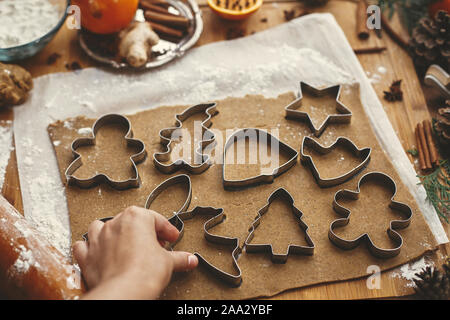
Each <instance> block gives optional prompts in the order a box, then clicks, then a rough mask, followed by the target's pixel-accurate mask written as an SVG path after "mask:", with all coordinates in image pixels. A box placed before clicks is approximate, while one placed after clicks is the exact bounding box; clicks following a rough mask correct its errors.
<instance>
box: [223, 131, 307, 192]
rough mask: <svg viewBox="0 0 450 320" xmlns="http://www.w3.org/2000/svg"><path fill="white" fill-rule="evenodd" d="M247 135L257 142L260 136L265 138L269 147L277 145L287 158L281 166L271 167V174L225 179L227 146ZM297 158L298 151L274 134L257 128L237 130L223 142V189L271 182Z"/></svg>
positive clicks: (295, 161)
mask: <svg viewBox="0 0 450 320" xmlns="http://www.w3.org/2000/svg"><path fill="white" fill-rule="evenodd" d="M247 137H255V138H256V139H257V140H258V142H259V140H260V139H261V138H263V139H266V143H267V144H268V145H270V146H271V147H272V146H273V145H274V144H275V145H276V146H277V147H278V150H280V151H281V150H282V151H284V152H286V153H287V154H288V155H289V160H288V161H286V162H285V163H283V164H282V165H281V166H278V167H276V168H275V169H273V170H272V173H271V174H260V175H257V176H254V177H250V178H247V179H240V180H230V179H225V165H226V154H227V150H228V148H229V147H230V146H232V145H233V144H234V142H235V140H239V139H243V138H244V139H245V138H247ZM297 158H298V152H297V151H296V150H295V149H294V148H292V147H291V146H289V145H287V144H286V143H284V142H282V141H281V140H280V139H278V138H276V137H275V136H273V135H271V134H270V133H268V132H267V131H265V130H262V129H257V128H246V129H240V130H237V131H235V132H234V133H233V134H232V135H231V136H230V137H229V138H228V139H227V142H226V143H225V146H224V149H223V162H222V181H223V186H224V188H225V189H236V188H243V187H250V186H253V185H256V184H260V183H272V182H273V180H274V179H275V178H276V177H278V176H280V175H281V174H283V173H284V172H286V171H288V170H289V169H290V168H292V167H293V166H294V165H295V164H296V163H297Z"/></svg>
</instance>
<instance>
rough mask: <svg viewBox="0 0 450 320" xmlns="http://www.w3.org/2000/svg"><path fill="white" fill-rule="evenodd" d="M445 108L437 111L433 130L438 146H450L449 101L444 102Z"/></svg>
mask: <svg viewBox="0 0 450 320" xmlns="http://www.w3.org/2000/svg"><path fill="white" fill-rule="evenodd" d="M445 104H446V107H445V108H440V109H438V115H437V117H436V123H435V125H434V128H435V130H436V133H437V135H438V138H439V142H440V144H442V145H443V146H445V147H446V146H450V100H447V101H445Z"/></svg>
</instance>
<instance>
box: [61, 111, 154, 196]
mask: <svg viewBox="0 0 450 320" xmlns="http://www.w3.org/2000/svg"><path fill="white" fill-rule="evenodd" d="M109 124H119V125H123V126H125V127H126V128H127V132H126V134H125V136H124V138H125V140H126V142H127V145H128V146H129V147H132V148H136V149H137V150H139V152H138V153H135V154H133V155H131V156H130V161H131V167H132V169H133V172H134V177H133V178H130V179H127V180H113V179H111V178H110V177H109V176H108V175H106V174H103V173H100V174H96V175H94V176H92V177H89V178H87V179H79V178H77V177H75V176H74V175H73V174H74V173H75V171H76V170H77V169H78V168H79V167H80V166H81V165H82V164H83V162H82V159H81V155H80V154H79V153H78V152H77V151H76V150H77V149H78V148H79V147H82V146H93V145H95V141H96V135H97V132H98V130H100V128H101V127H103V126H105V125H109ZM71 150H72V154H73V156H74V160H73V161H72V162H71V163H70V165H69V166H68V167H67V169H66V171H65V176H66V180H67V183H68V184H69V185H76V186H78V187H80V188H91V187H94V186H96V185H98V184H101V183H103V182H106V183H107V184H109V185H110V186H111V187H113V188H115V189H118V190H124V189H129V188H137V187H139V186H140V176H139V172H138V169H137V166H136V165H137V164H138V163H140V162H142V161H144V160H145V157H146V155H147V152H146V150H145V145H144V142H142V141H141V140H138V139H133V131H132V130H131V123H130V120H128V118H127V117H125V116H122V115H120V114H106V115H103V116H101V117H100V118H98V119H97V120H96V121H95V122H94V124H93V126H92V136H91V137H86V138H78V139H76V140H74V141H73V142H72V145H71Z"/></svg>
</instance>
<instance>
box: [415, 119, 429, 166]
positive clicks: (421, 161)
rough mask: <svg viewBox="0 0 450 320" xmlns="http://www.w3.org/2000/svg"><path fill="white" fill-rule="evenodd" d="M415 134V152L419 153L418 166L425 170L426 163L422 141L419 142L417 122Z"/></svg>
mask: <svg viewBox="0 0 450 320" xmlns="http://www.w3.org/2000/svg"><path fill="white" fill-rule="evenodd" d="M415 135H416V145H417V152H418V154H419V166H420V169H421V170H426V169H427V165H426V163H425V157H424V154H423V148H422V143H421V142H420V135H419V124H417V126H416V130H415Z"/></svg>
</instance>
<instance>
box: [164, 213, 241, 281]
mask: <svg viewBox="0 0 450 320" xmlns="http://www.w3.org/2000/svg"><path fill="white" fill-rule="evenodd" d="M197 215H203V216H211V217H212V218H211V219H209V220H208V221H206V222H205V223H204V224H203V233H204V236H205V239H206V240H207V241H209V242H211V243H216V244H220V245H226V246H231V247H233V251H232V253H231V256H232V258H233V266H234V269H235V270H236V271H237V274H232V273H229V272H226V271H224V270H222V269H220V268H218V267H216V266H214V265H213V264H212V263H210V262H209V261H208V260H206V259H205V258H204V257H203V256H202V255H201V254H200V253H199V252H194V254H195V255H196V256H197V257H198V259H199V261H200V262H201V263H202V264H203V265H204V266H205V268H207V270H208V271H209V272H210V273H211V274H212V275H213V276H215V277H216V278H218V279H220V280H222V281H224V282H226V283H228V284H229V285H230V286H233V287H238V286H239V285H240V284H241V283H242V271H241V268H240V267H239V264H238V258H239V256H240V254H241V252H242V249H241V247H239V239H238V238H231V237H226V236H218V235H214V234H212V233H210V232H209V230H210V229H211V228H213V227H214V226H216V225H218V224H220V223H222V222H223V221H224V220H225V218H226V216H225V214H224V212H223V209H222V208H213V207H200V206H197V207H195V208H194V209H192V210H191V211H185V212H181V213H179V214H177V215H176V220H177V221H176V223H175V224H174V225H175V227H177V229H178V230H179V231H180V236H179V238H178V240H177V241H176V242H175V243H174V244H173V245H172V247H174V246H175V244H176V243H178V242H179V241H180V240H181V238H182V237H183V234H184V221H186V220H189V219H192V218H194V217H195V216H197Z"/></svg>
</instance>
